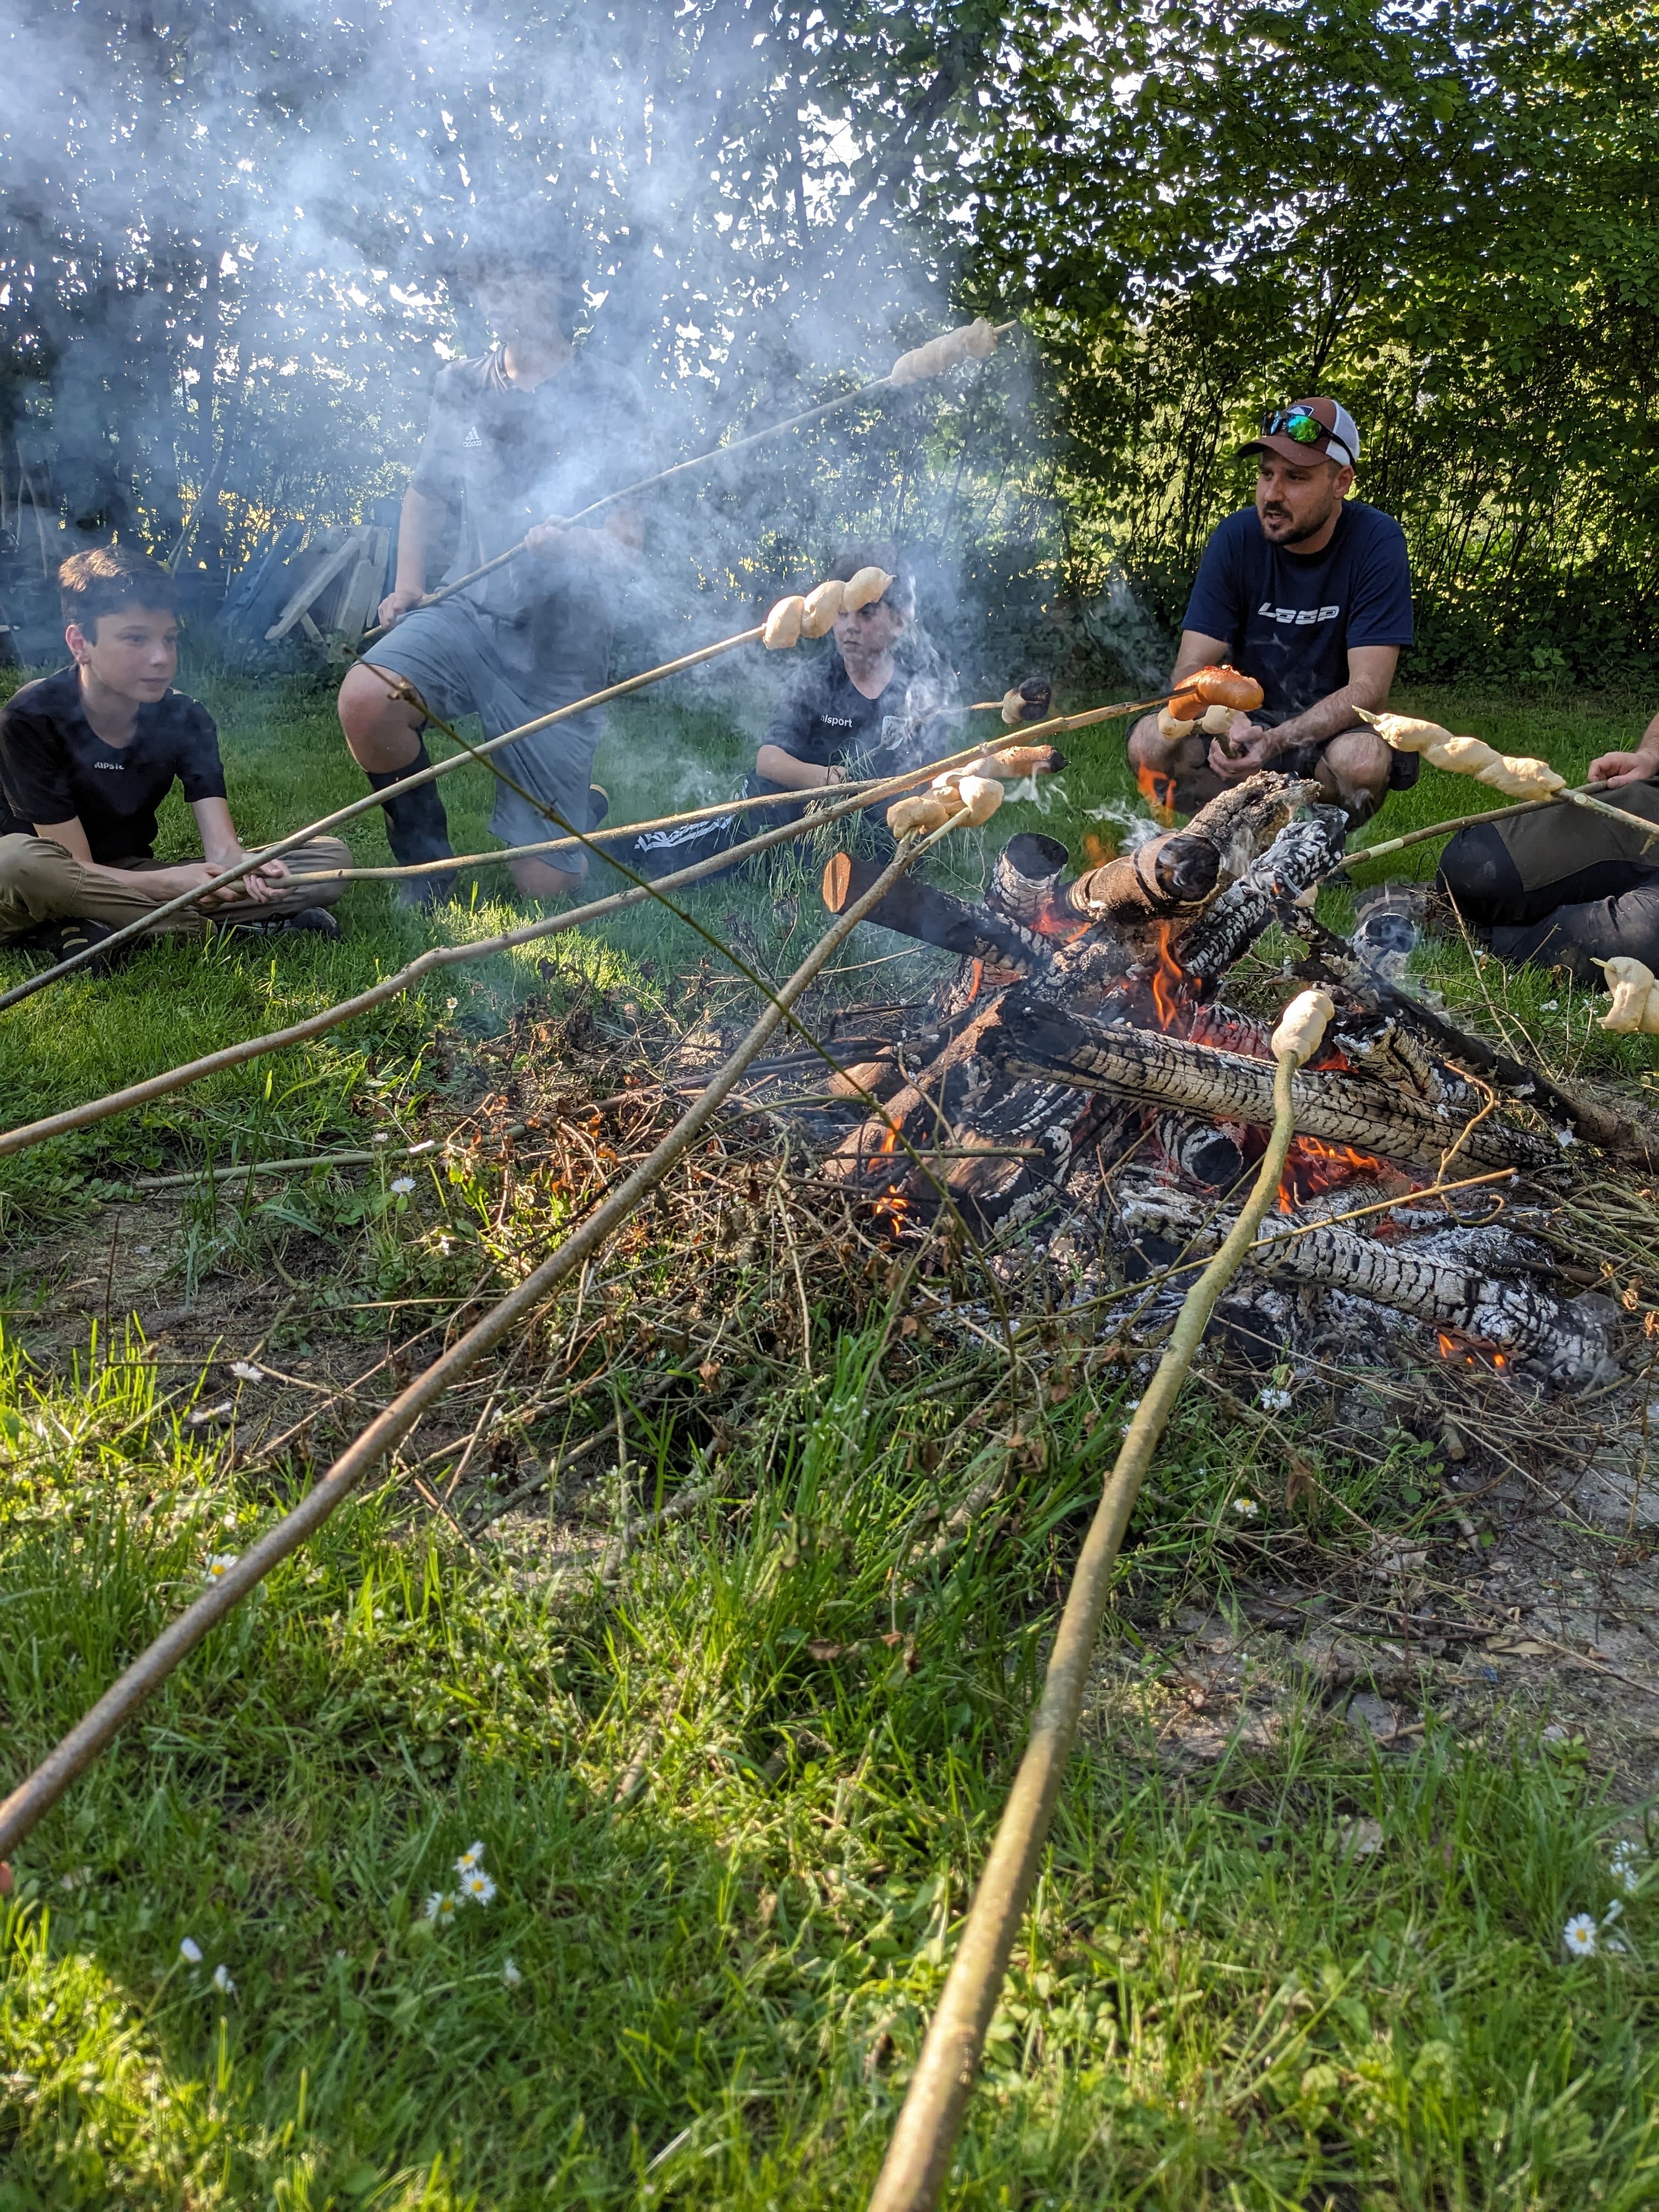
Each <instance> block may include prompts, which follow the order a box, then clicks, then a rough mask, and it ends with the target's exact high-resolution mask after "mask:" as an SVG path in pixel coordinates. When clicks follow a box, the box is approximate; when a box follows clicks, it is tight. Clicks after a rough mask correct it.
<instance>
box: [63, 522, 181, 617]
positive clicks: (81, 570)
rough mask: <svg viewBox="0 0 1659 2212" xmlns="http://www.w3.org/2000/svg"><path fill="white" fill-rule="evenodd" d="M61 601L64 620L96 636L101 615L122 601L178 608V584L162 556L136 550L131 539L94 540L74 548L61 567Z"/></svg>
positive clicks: (117, 610)
mask: <svg viewBox="0 0 1659 2212" xmlns="http://www.w3.org/2000/svg"><path fill="white" fill-rule="evenodd" d="M58 605H59V606H60V607H61V608H62V609H63V614H64V622H65V623H79V625H80V627H81V629H82V632H83V633H84V635H86V636H87V637H88V639H89V640H92V641H96V638H97V635H98V618H99V617H100V615H114V614H119V613H120V611H121V610H122V609H123V608H124V607H161V608H164V609H165V610H166V611H167V613H168V614H170V615H176V614H177V613H178V611H179V586H178V585H177V584H176V583H174V581H173V578H172V576H171V575H170V574H168V573H167V570H166V569H165V568H163V567H162V566H161V562H159V561H152V560H151V559H150V558H149V555H148V554H146V553H135V552H134V551H133V550H132V548H131V546H130V545H94V546H91V547H89V548H88V550H87V551H86V552H84V553H71V554H70V556H69V559H68V560H67V561H65V562H64V564H63V566H62V567H61V568H59V569H58Z"/></svg>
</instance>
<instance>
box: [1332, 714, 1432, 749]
mask: <svg viewBox="0 0 1659 2212" xmlns="http://www.w3.org/2000/svg"><path fill="white" fill-rule="evenodd" d="M1353 711H1354V713H1355V714H1356V715H1357V716H1358V719H1359V720H1361V721H1362V722H1364V723H1366V724H1367V725H1368V726H1370V728H1371V729H1373V730H1375V731H1376V734H1377V736H1378V737H1379V738H1382V740H1383V744H1385V745H1392V746H1393V747H1394V750H1395V752H1397V753H1425V752H1427V750H1429V748H1430V746H1431V745H1443V744H1449V743H1450V741H1451V734H1452V733H1451V732H1450V731H1449V730H1446V729H1443V728H1442V727H1441V726H1440V724H1439V723H1438V722H1420V721H1419V720H1417V718H1416V717H1415V715H1412V714H1372V713H1371V711H1370V708H1368V707H1356V708H1354V710H1353Z"/></svg>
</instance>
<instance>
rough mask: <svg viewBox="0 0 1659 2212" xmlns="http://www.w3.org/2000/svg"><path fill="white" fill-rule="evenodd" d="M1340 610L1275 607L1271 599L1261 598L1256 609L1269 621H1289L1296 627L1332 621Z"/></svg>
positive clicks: (1330, 608) (1306, 626) (1331, 608)
mask: <svg viewBox="0 0 1659 2212" xmlns="http://www.w3.org/2000/svg"><path fill="white" fill-rule="evenodd" d="M1341 611H1342V610H1341V608H1340V607H1276V606H1275V605H1273V601H1272V600H1271V599H1263V601H1262V602H1261V605H1260V606H1259V607H1258V608H1257V609H1256V612H1257V614H1258V615H1265V616H1266V617H1267V620H1268V621H1269V622H1276V623H1294V624H1295V626H1296V628H1297V629H1308V628H1310V626H1311V625H1312V624H1313V623H1327V622H1334V621H1335V620H1336V618H1337V617H1338V616H1339V615H1340V613H1341Z"/></svg>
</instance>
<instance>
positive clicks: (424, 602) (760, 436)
mask: <svg viewBox="0 0 1659 2212" xmlns="http://www.w3.org/2000/svg"><path fill="white" fill-rule="evenodd" d="M1013 328H1014V324H1013V323H1012V322H1008V323H999V324H998V325H997V336H998V337H1002V336H1003V335H1004V334H1005V333H1006V332H1007V331H1012V329H1013ZM893 388H894V386H893V380H892V376H891V374H888V375H886V376H878V377H877V378H876V379H875V380H873V381H872V383H869V384H860V386H857V388H856V389H855V390H854V391H852V392H842V393H841V394H840V395H839V396H838V397H837V398H834V399H825V400H823V401H822V402H820V404H818V405H817V406H816V407H807V408H804V409H803V410H802V411H801V412H800V413H799V415H786V416H785V417H784V419H783V420H782V422H774V423H773V424H772V425H771V426H770V428H768V429H765V430H751V431H750V433H749V435H748V436H747V437H744V438H733V439H732V441H731V443H730V444H729V445H725V446H712V447H710V448H709V450H708V452H707V453H694V454H693V455H692V456H691V458H690V459H689V460H684V461H676V462H675V463H674V464H673V465H672V466H671V467H670V468H665V469H659V470H658V471H657V472H656V474H655V475H654V476H649V477H641V478H640V480H639V482H638V483H631V484H624V485H623V488H622V489H621V490H620V491H608V492H606V493H605V495H603V496H602V497H601V498H599V499H596V500H593V501H590V502H589V504H588V505H587V506H586V507H579V508H578V509H577V511H576V513H574V514H562V515H559V516H557V517H550V520H557V521H558V523H559V524H560V525H561V526H562V528H564V529H567V530H569V529H574V527H575V526H576V524H577V523H579V522H586V520H587V518H588V517H589V515H591V514H598V513H601V512H602V511H603V510H604V509H605V507H614V506H616V505H617V501H619V500H624V499H633V498H635V496H637V495H638V494H639V493H641V492H642V491H650V490H653V489H654V488H655V487H656V486H657V485H658V484H664V483H668V482H669V481H670V479H671V478H672V477H678V476H684V474H685V472H686V471H687V470H688V469H702V468H707V467H708V465H709V464H710V463H711V462H714V461H723V460H726V459H728V458H729V457H730V456H731V455H732V454H733V453H746V452H747V451H748V450H749V448H750V447H751V446H759V445H763V444H764V443H765V441H766V440H767V439H769V438H775V437H778V436H780V435H781V434H782V433H783V432H784V431H785V430H800V429H804V428H805V427H806V425H807V424H808V423H809V422H822V421H823V418H824V416H826V415H833V414H835V413H836V410H837V409H838V408H842V407H850V406H851V405H852V404H853V403H854V400H858V399H872V398H875V397H876V396H877V395H878V393H880V392H890V391H891V390H893ZM527 546H528V540H527V539H526V538H520V540H519V542H518V544H516V545H509V546H508V547H507V550H506V552H505V553H497V554H496V555H495V558H494V559H493V560H490V561H486V562H483V564H482V565H481V566H480V567H478V568H469V569H468V570H467V572H466V574H465V575H464V576H457V577H456V578H455V579H454V580H453V582H451V583H447V584H440V585H438V586H436V587H435V589H434V590H432V591H430V592H422V594H421V596H420V598H419V599H416V602H415V605H413V606H412V607H411V608H410V610H409V611H410V614H416V613H418V612H419V611H420V609H421V608H422V607H435V606H436V605H438V604H439V603H440V601H441V600H443V599H451V598H453V595H454V594H455V593H456V592H464V591H465V590H466V588H467V586H469V585H471V584H477V583H481V582H482V581H483V579H484V578H485V577H486V576H493V575H494V574H495V571H496V570H497V569H498V568H506V566H507V562H509V561H516V560H517V559H518V557H519V556H520V554H521V553H523V552H525V551H526V550H527ZM396 628H397V624H396V623H381V624H380V626H379V628H378V629H369V630H365V631H364V632H363V635H362V640H361V641H360V642H361V643H362V644H363V645H373V644H374V641H375V640H376V639H377V638H382V637H385V636H386V635H387V634H388V633H389V632H390V631H391V630H392V629H396ZM997 704H998V705H999V706H1000V705H1001V704H1002V702H1001V701H1000V700H998V702H997Z"/></svg>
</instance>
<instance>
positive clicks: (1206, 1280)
mask: <svg viewBox="0 0 1659 2212" xmlns="http://www.w3.org/2000/svg"><path fill="white" fill-rule="evenodd" d="M1330 1011H1331V1002H1330V1000H1328V998H1326V997H1325V996H1324V994H1323V993H1322V992H1307V993H1304V994H1303V997H1302V998H1301V999H1298V1000H1295V1001H1294V1002H1293V1003H1292V1005H1291V1006H1290V1007H1289V1008H1287V1010H1286V1012H1285V1017H1284V1019H1283V1020H1282V1021H1281V1023H1280V1024H1279V1028H1278V1029H1277V1030H1275V1031H1274V1032H1273V1050H1274V1054H1275V1058H1276V1060H1277V1063H1278V1064H1277V1066H1276V1067H1275V1069H1274V1073H1273V1133H1272V1135H1271V1136H1270V1137H1269V1139H1268V1140H1267V1151H1266V1152H1265V1153H1264V1154H1263V1155H1262V1158H1261V1167H1260V1168H1259V1169H1258V1170H1257V1173H1256V1179H1255V1186H1254V1188H1252V1190H1251V1192H1250V1194H1249V1198H1248V1199H1246V1200H1245V1201H1244V1207H1243V1212H1241V1213H1240V1215H1239V1217H1238V1218H1237V1221H1236V1222H1234V1224H1233V1225H1232V1227H1231V1230H1229V1231H1228V1232H1227V1237H1226V1240H1225V1243H1223V1245H1222V1247H1221V1249H1220V1250H1219V1251H1218V1253H1217V1254H1216V1255H1215V1257H1214V1258H1213V1259H1212V1261H1210V1263H1209V1265H1208V1267H1206V1268H1205V1270H1204V1273H1202V1274H1201V1275H1200V1277H1199V1279H1198V1280H1197V1281H1196V1282H1195V1283H1194V1285H1193V1286H1192V1288H1191V1290H1189V1291H1188V1293H1187V1296H1186V1297H1185V1298H1184V1299H1183V1301H1182V1307H1181V1311H1180V1313H1179V1314H1178V1315H1177V1316H1176V1323H1175V1327H1174V1328H1173V1329H1172V1330H1171V1331H1170V1340H1169V1343H1168V1345H1167V1346H1166V1347H1165V1350H1164V1357H1163V1358H1161V1359H1160V1360H1159V1362H1158V1369H1157V1371H1156V1372H1155V1374H1154V1375H1153V1376H1152V1381H1151V1382H1150V1383H1148V1384H1147V1386H1146V1394H1145V1395H1144V1396H1143V1397H1142V1399H1141V1401H1140V1403H1139V1406H1138V1407H1136V1409H1135V1412H1134V1416H1133V1419H1132V1420H1131V1421H1130V1423H1129V1427H1128V1431H1127V1434H1126V1436H1125V1437H1124V1439H1123V1443H1122V1448H1121V1450H1120V1451H1119V1453H1118V1455H1117V1460H1116V1463H1115V1465H1114V1467H1113V1468H1112V1471H1111V1473H1110V1474H1109V1476H1108V1477H1107V1479H1106V1485H1105V1488H1104V1490H1103V1492H1102V1493H1101V1499H1100V1504H1099V1505H1098V1506H1097V1508H1096V1510H1095V1517H1094V1519H1093V1521H1092V1522H1091V1524H1090V1528H1089V1534H1088V1536H1087V1537H1086V1539H1085V1542H1084V1546H1083V1551H1082V1553H1081V1555H1080V1556H1079V1559H1078V1564H1077V1571H1076V1573H1075V1574H1074V1575H1073V1578H1072V1587H1071V1590H1070V1592H1069V1593H1068V1595H1067V1596H1066V1607H1065V1610H1064V1612H1063V1613H1061V1614H1060V1626H1059V1628H1058V1629H1057V1630H1056V1631H1055V1634H1054V1650H1053V1652H1052V1654H1051V1656H1050V1657H1049V1661H1048V1674H1047V1677H1046V1679H1045V1680H1044V1682H1043V1686H1042V1698H1041V1699H1040V1700H1039V1702H1038V1705H1037V1709H1036V1715H1035V1717H1034V1718H1033V1720H1032V1723H1031V1733H1030V1741H1028V1742H1027V1744H1026V1747H1025V1754H1024V1758H1023V1759H1021V1760H1020V1763H1019V1771H1018V1773H1017V1774H1016V1775H1015V1777H1014V1784H1013V1787H1012V1790H1010V1791H1009V1793H1008V1802H1007V1803H1006V1806H1005V1807H1004V1808H1003V1814H1002V1819H1001V1821H1000V1824H999V1826H998V1828H997V1833H996V1840H995V1841H994V1843H993V1844H992V1846H991V1854H990V1857H989V1858H988V1859H987V1861H986V1863H985V1871H984V1872H983V1874H981V1876H980V1880H979V1887H978V1889H977V1890H976V1891H975V1894H974V1902H973V1905H972V1907H971V1909H970V1910H969V1915H968V1922H967V1925H966V1927H965V1928H964V1929H963V1935H962V1941H961V1942H960V1944H959V1945H958V1946H957V1954H956V1957H955V1958H954V1960H952V1961H951V1972H950V1973H949V1975H948V1976H947V1977H946V1978H945V1989H944V1992H943V1994H942V1995H941V1996H940V1998H939V2009H938V2010H937V2011H936V2012H935V2013H934V2015H933V2023H932V2025H931V2026H930V2027H929V2028H928V2030H927V2040H926V2041H925V2042H924V2044H923V2045H922V2049H921V2057H920V2058H919V2059H918V2060H917V2062H916V2070H915V2073H914V2074H913V2075H912V2076H911V2077H910V2087H909V2091H908V2094H907V2095H906V2097H905V2100H904V2106H903V2109H902V2111H901V2112H900V2113H899V2117H898V2124H897V2126H896V2128H895V2130H894V2131H893V2139H892V2142H890V2144H889V2146H888V2150H887V2157H886V2160H885V2162H884V2165H883V2166H882V2170H881V2175H880V2179H878V2182H877V2184H876V2190H875V2194H874V2196H873V2197H872V2198H871V2200H870V2212H932V2208H933V2206H935V2205H936V2204H937V2203H939V2197H940V2194H941V2192H942V2191H943V2189H944V2186H945V2176H946V2175H947V2173H948V2172H949V2171H950V2166H951V2153H952V2151H953V2150H954V2148H955V2147H956V2142H957V2136H958V2135H959V2134H960V2133H961V2131H962V2123H963V2116H964V2114H965V2112H966V2111H967V2106H968V2099H969V2093H970V2092H971V2091H972V2088H973V2082H974V2075H975V2073H976V2072H977V2070H978V2068H979V2062H980V2058H981V2054H982V2052H983V2051H984V2048H985V2038H986V2033H987V2030H988V2029H989V2027H990V2025H991V2020H992V2015H994V2012H995V2010H996V2005H997V1999H998V1997H999V1996H1000V1993H1001V1990H1002V1983H1003V1978H1004V1976H1005V1975H1006V1972H1007V1971H1008V1960H1009V1959H1010V1957H1011V1956H1012V1952H1013V1948H1014V1943H1015V1941H1016V1939H1017V1937H1018V1934H1019V1929H1020V1924H1021V1923H1022V1921H1023V1920H1024V1916H1025V1908H1026V1905H1027V1903H1028V1901H1029V1900H1030V1894H1031V1891H1032V1888H1033V1887H1034V1886H1035V1884H1036V1876H1037V1868H1038V1864H1039V1862H1040V1860H1041V1858H1042V1847H1043V1844H1044V1843H1045V1841H1046V1840H1047V1838H1048V1825H1049V1822H1050V1821H1051V1820H1052V1819H1053V1818H1054V1806H1055V1804H1056V1802H1058V1800H1059V1796H1060V1781H1061V1778H1062V1777H1063V1775H1064V1773H1065V1771H1066V1761H1067V1760H1068V1759H1070V1757H1071V1753H1072V1746H1073V1743H1074V1742H1075V1741H1076V1739H1077V1731H1078V1724H1079V1721H1080V1719H1081V1718H1082V1714H1083V1699H1084V1696H1085V1692H1086V1690H1087V1687H1088V1682H1089V1670H1090V1667H1091V1662H1092V1659H1093V1654H1094V1647H1095V1639H1096V1638H1097V1636H1098V1634H1099V1632H1100V1624H1101V1620H1102V1619H1103V1615H1104V1613H1105V1611H1106V1601H1107V1597H1108V1595H1109V1592H1110V1589H1111V1580H1112V1569H1113V1567H1114V1565H1115V1563H1116V1559H1117V1555H1118V1550H1119V1547H1120V1546H1121V1544H1122V1541H1123V1535H1124V1531H1125V1530H1126V1529H1127V1527H1128V1525H1129V1516H1130V1514H1131V1513H1132V1512H1133V1510H1134V1504H1135V1500H1136V1498H1138V1497H1139V1493H1140V1485H1141V1481H1142V1479H1143V1477H1144V1476H1145V1474H1146V1469H1147V1468H1148V1467H1149V1466H1150V1465H1151V1463H1152V1454H1153V1452H1154V1451H1155V1450H1156V1449H1157V1448H1158V1442H1159V1439H1160V1438H1161V1437H1162V1436H1163V1434H1164V1428H1165V1426H1166V1425H1167V1424H1168V1422H1169V1419H1170V1414H1171V1413H1173V1412H1174V1410H1175V1404H1176V1399H1177V1397H1179V1395H1180V1394H1181V1389H1182V1384H1183V1383H1185V1381H1186V1379H1187V1370H1188V1368H1189V1367H1190V1366H1191V1365H1192V1361H1193V1354H1194V1352H1196V1351H1197V1349H1198V1347H1199V1346H1200V1343H1201V1342H1202V1341H1203V1338H1204V1332H1205V1330H1206V1328H1208V1327H1209V1324H1210V1317H1211V1316H1212V1314H1213V1313H1214V1311H1215V1308H1216V1304H1217V1301H1218V1299H1219V1297H1220V1296H1221V1293H1222V1292H1223V1291H1225V1289H1226V1287H1227V1285H1228V1284H1229V1283H1230V1282H1231V1280H1232V1279H1233V1277H1234V1275H1235V1274H1236V1273H1237V1272H1238V1269H1239V1267H1240V1266H1241V1265H1242V1264H1243V1261H1244V1260H1245V1259H1246V1258H1247V1257H1248V1256H1249V1249H1250V1246H1251V1245H1252V1243H1254V1242H1255V1233H1256V1231H1257V1229H1258V1228H1259V1227H1260V1226H1261V1221H1262V1218H1263V1217H1264V1215H1265V1214H1266V1213H1267V1209H1268V1208H1269V1206H1272V1205H1273V1202H1274V1200H1276V1198H1277V1197H1278V1195H1279V1177H1280V1176H1281V1175H1282V1174H1283V1173H1284V1171H1285V1158H1286V1157H1287V1155H1288V1154H1289V1152H1290V1148H1291V1137H1292V1135H1293V1134H1294V1133H1295V1128H1296V1113H1295V1107H1294V1104H1293V1102H1292V1097H1291V1077H1292V1076H1293V1075H1294V1074H1295V1073H1296V1071H1297V1067H1298V1066H1301V1064H1302V1063H1303V1061H1304V1060H1307V1059H1308V1058H1309V1057H1310V1054H1312V1053H1313V1052H1314V1051H1315V1050H1316V1048H1317V1046H1318V1042H1319V1037H1320V1035H1321V1034H1322V1032H1323V1029H1324V1025H1325V1022H1326V1021H1327V1020H1328V1018H1329V1015H1330ZM1315 1024H1316V1027H1315ZM3 1840H4V1837H3V1832H0V1843H3Z"/></svg>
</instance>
